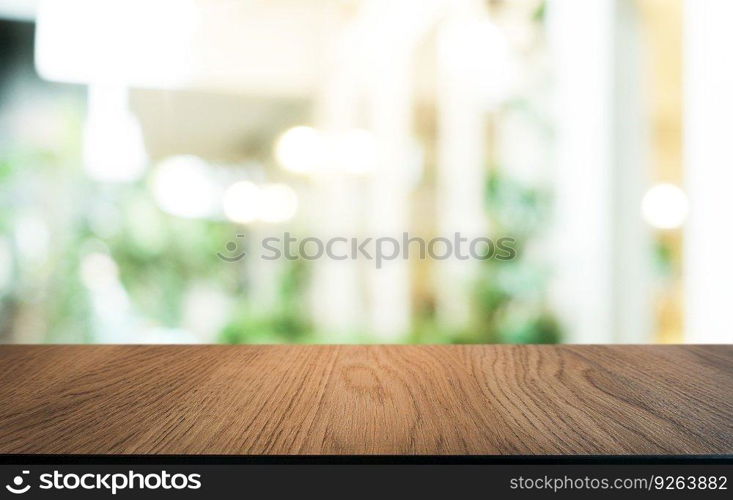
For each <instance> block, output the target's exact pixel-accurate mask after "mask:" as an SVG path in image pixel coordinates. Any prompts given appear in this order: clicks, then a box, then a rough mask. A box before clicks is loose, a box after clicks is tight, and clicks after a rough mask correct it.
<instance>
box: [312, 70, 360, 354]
mask: <svg viewBox="0 0 733 500" xmlns="http://www.w3.org/2000/svg"><path fill="white" fill-rule="evenodd" d="M358 99H359V94H358V85H357V81H356V80H355V77H354V75H353V74H352V73H351V71H350V69H349V68H347V67H339V68H337V69H336V71H335V72H334V74H333V75H332V77H331V78H330V79H329V80H328V83H327V85H326V86H325V88H324V89H323V91H322V93H321V95H320V97H319V102H318V104H317V115H318V116H317V118H316V125H317V127H318V128H319V129H321V130H323V131H324V132H326V133H332V132H337V131H341V130H348V129H349V128H352V127H354V126H355V116H354V114H355V110H356V109H357V104H358ZM314 188H315V199H316V200H318V203H317V205H318V209H319V213H318V214H317V217H318V224H317V226H316V227H317V236H318V237H320V238H321V240H322V241H324V242H325V241H326V240H327V239H329V238H335V237H340V238H348V239H351V238H354V237H356V236H357V235H358V234H359V231H358V228H359V226H360V223H361V220H360V208H361V207H360V206H359V199H358V196H357V194H358V185H357V182H356V180H355V179H354V178H352V177H351V176H349V175H347V174H343V173H340V172H326V173H324V174H322V175H317V176H316V179H315V186H314ZM357 264H358V263H357V262H355V261H354V260H352V259H346V260H332V259H329V258H327V257H326V256H324V257H323V258H321V259H319V260H317V261H314V262H313V278H312V289H311V306H312V307H311V309H312V312H313V320H314V322H315V324H316V328H317V330H318V331H319V332H323V333H325V334H326V335H328V339H329V341H330V342H334V343H338V342H342V341H343V342H348V341H349V340H351V339H352V338H353V334H354V333H355V332H357V331H358V330H359V329H361V328H363V325H364V307H363V298H362V296H361V294H360V288H359V269H358V265H357Z"/></svg>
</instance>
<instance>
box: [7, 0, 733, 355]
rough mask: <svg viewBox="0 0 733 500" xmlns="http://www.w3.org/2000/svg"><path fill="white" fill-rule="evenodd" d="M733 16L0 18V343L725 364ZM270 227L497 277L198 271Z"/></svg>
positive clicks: (477, 5)
mask: <svg viewBox="0 0 733 500" xmlns="http://www.w3.org/2000/svg"><path fill="white" fill-rule="evenodd" d="M732 16H733V2H729V1H727V0H707V1H704V2H703V1H694V0H488V1H487V0H452V1H448V0H389V1H388V0H268V1H264V0H145V1H142V0H49V1H43V0H42V1H32V0H0V342H4V343H41V342H54V343H80V342H82V343H106V342H110V343H124V342H136V343H167V342H171V343H176V342H185V343H196V342H220V343H281V342H283V343H285V342H293V343H356V342H358V343H369V342H396V343H462V342H475V343H537V342H539V343H553V342H573V343H612V342H613V343H651V342H663V343H664V342H666V343H677V342H717V343H729V342H733V328H731V324H732V322H731V321H730V319H729V311H728V310H729V308H730V303H731V302H732V301H733V229H732V226H731V223H730V220H729V217H730V216H731V215H733V192H731V189H733V164H732V163H731V140H730V138H729V135H730V130H731V125H730V120H731V116H733V61H731V56H730V53H729V50H730V47H732V46H733V30H731V29H730V27H729V26H728V24H729V19H731V18H732ZM285 231H288V232H290V233H292V234H293V235H296V236H298V237H300V238H304V237H322V238H327V237H333V236H339V237H349V238H351V237H358V238H365V237H369V236H392V237H397V238H399V237H400V235H401V234H403V233H405V232H407V233H409V235H410V236H414V237H422V238H435V237H441V236H446V237H449V238H451V237H452V235H453V234H454V233H456V232H460V233H461V234H462V235H464V236H466V237H469V238H471V237H485V236H488V237H498V236H509V237H513V238H515V239H516V247H517V250H518V256H517V258H516V259H514V260H511V261H497V260H485V261H482V260H460V259H458V258H454V259H446V260H431V259H419V258H411V259H406V260H401V259H400V260H394V261H390V262H387V263H385V264H384V266H383V267H382V268H381V269H376V268H375V266H374V263H373V262H364V261H361V260H359V259H357V260H343V261H341V260H333V259H327V258H323V259H318V260H304V259H299V260H298V259H296V260H287V259H279V260H274V261H265V260H262V259H258V258H256V257H255V256H248V257H245V258H242V259H235V261H234V262H227V261H225V260H222V259H221V258H219V257H218V256H217V253H222V254H225V255H237V254H239V252H240V251H246V250H247V249H248V247H247V245H248V244H250V246H251V243H252V242H257V241H261V240H262V239H263V238H267V237H268V236H278V235H282V234H283V233H284V232H285ZM249 250H250V254H251V253H252V252H251V248H250V249H249Z"/></svg>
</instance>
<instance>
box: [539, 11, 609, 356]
mask: <svg viewBox="0 0 733 500" xmlns="http://www.w3.org/2000/svg"><path fill="white" fill-rule="evenodd" d="M613 3H614V1H613V0H588V1H582V2H578V1H575V0H551V1H550V2H549V3H548V9H547V12H548V16H549V39H550V48H551V52H552V69H553V71H554V85H555V96H556V101H555V133H556V144H555V147H556V155H555V161H556V166H555V175H554V200H555V207H554V215H555V224H554V234H555V236H554V240H555V241H556V244H555V245H554V249H553V250H554V255H553V260H554V265H553V271H554V273H555V276H554V283H553V286H552V290H551V292H552V301H553V305H554V307H555V310H556V311H557V312H558V314H559V315H560V318H561V320H562V323H563V326H564V327H565V332H566V336H565V339H564V340H565V341H567V342H576V343H592V342H601V343H602V342H612V341H613V340H614V336H613V324H614V317H613V308H612V303H613V282H614V279H613V276H612V270H613V266H612V259H613V257H612V252H613V241H612V234H613V218H612V202H611V193H612V190H611V183H612V178H611V171H612V166H613V157H612V142H611V140H612V132H613V120H612V109H611V99H612V87H613V75H612V72H611V69H612V57H613V42H612V41H613V22H614V15H613Z"/></svg>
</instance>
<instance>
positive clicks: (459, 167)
mask: <svg viewBox="0 0 733 500" xmlns="http://www.w3.org/2000/svg"><path fill="white" fill-rule="evenodd" d="M461 5H462V6H463V7H464V9H463V11H462V12H456V13H454V14H453V16H452V17H451V19H449V20H448V21H447V22H446V23H445V24H444V25H443V26H442V27H441V29H440V31H439V33H438V85H437V88H438V97H437V106H438V165H437V180H436V203H437V217H438V236H439V237H441V238H447V239H448V240H449V241H450V242H451V244H453V242H454V240H455V234H456V233H460V236H461V237H462V238H467V239H469V240H471V239H474V238H477V237H482V236H486V229H487V228H486V220H485V210H486V208H485V203H484V193H485V189H486V178H487V167H488V165H487V164H486V158H487V157H486V150H485V146H486V116H487V113H486V110H485V102H484V101H485V99H483V96H482V92H481V90H482V86H484V85H485V84H486V82H484V81H481V80H482V79H481V76H487V75H485V74H484V72H480V71H476V69H477V68H480V67H481V66H482V64H481V63H479V62H478V61H477V59H478V58H480V57H481V54H484V55H486V54H487V53H490V51H491V47H484V48H483V50H481V49H479V48H478V47H476V44H475V42H476V41H477V40H482V37H481V36H480V33H478V31H477V30H480V29H481V27H480V26H477V25H476V24H475V21H476V17H477V16H480V15H482V14H485V13H484V12H483V11H482V9H481V8H480V7H479V6H476V4H475V2H462V4H461ZM456 10H458V9H456ZM462 26H467V27H468V29H469V30H473V31H464V30H462ZM492 76H493V75H492ZM466 248H467V247H466V246H465V244H464V247H463V251H464V253H465V252H466ZM454 250H455V248H454ZM436 251H437V252H443V251H444V250H443V247H442V246H441V247H436ZM478 265H479V262H478V261H476V260H475V259H465V260H462V259H459V258H458V257H457V255H456V254H455V253H453V254H452V255H451V257H450V258H448V259H445V260H441V261H438V262H436V278H437V279H436V285H435V290H436V299H437V300H436V302H437V313H438V320H439V321H440V322H441V323H442V324H444V325H446V326H450V327H457V328H460V327H463V326H466V325H467V324H468V321H469V319H470V304H471V303H472V297H471V287H472V284H473V280H474V276H475V275H476V273H475V270H476V266H478Z"/></svg>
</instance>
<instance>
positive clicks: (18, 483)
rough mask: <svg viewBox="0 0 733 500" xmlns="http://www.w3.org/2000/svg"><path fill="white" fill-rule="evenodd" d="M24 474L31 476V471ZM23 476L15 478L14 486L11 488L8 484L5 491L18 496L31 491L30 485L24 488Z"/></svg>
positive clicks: (25, 471)
mask: <svg viewBox="0 0 733 500" xmlns="http://www.w3.org/2000/svg"><path fill="white" fill-rule="evenodd" d="M22 474H23V475H27V474H30V471H27V470H24V471H23V472H22ZM23 475H20V476H15V477H14V478H13V485H12V486H11V485H9V484H6V485H5V489H7V490H8V491H9V492H10V493H14V494H16V495H22V494H23V493H25V492H26V491H28V490H29V489H31V485H30V484H26V485H25V486H23V481H24V479H25V478H24V477H23Z"/></svg>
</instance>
